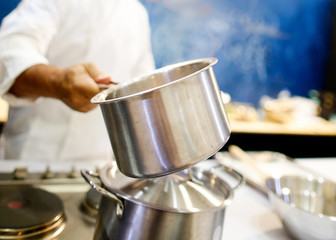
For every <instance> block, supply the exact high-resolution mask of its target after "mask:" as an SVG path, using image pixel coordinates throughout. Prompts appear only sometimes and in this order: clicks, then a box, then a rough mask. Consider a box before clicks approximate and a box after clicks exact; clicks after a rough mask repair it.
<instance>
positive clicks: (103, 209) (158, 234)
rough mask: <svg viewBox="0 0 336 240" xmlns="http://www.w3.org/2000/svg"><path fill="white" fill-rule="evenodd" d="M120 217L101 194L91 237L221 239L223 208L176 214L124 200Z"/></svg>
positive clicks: (104, 239) (110, 239)
mask: <svg viewBox="0 0 336 240" xmlns="http://www.w3.org/2000/svg"><path fill="white" fill-rule="evenodd" d="M124 204H125V205H124V206H125V211H124V214H123V217H122V218H121V219H119V218H118V217H117V216H116V214H114V213H115V210H116V207H117V206H116V203H115V202H114V201H113V200H111V199H110V198H108V197H105V196H104V197H103V198H102V201H101V205H100V209H99V213H98V218H97V223H96V224H97V225H96V230H95V235H94V239H95V240H127V239H132V240H148V239H152V240H172V239H179V240H195V239H204V240H206V239H211V240H220V239H221V238H222V232H223V224H224V214H225V208H222V209H221V210H217V211H209V212H201V213H177V212H167V211H162V210H157V209H154V208H149V207H147V206H143V205H140V204H137V203H134V202H132V201H125V203H124Z"/></svg>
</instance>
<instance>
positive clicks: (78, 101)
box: [58, 63, 112, 112]
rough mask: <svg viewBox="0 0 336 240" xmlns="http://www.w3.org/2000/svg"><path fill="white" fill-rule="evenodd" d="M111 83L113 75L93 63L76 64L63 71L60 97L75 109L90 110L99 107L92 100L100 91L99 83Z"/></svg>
mask: <svg viewBox="0 0 336 240" xmlns="http://www.w3.org/2000/svg"><path fill="white" fill-rule="evenodd" d="M111 83H112V81H111V77H110V76H107V75H106V74H104V73H103V72H101V71H100V70H99V69H98V67H97V66H96V65H95V64H93V63H84V64H78V65H74V66H72V67H69V68H66V69H64V71H63V76H62V80H61V81H60V82H59V84H60V85H59V89H60V90H59V94H58V98H59V99H60V100H62V101H63V102H64V103H65V104H67V105H68V106H69V107H71V108H72V109H74V110H77V111H80V112H88V111H90V110H92V109H93V108H95V107H97V105H96V104H92V103H91V102H90V100H91V98H92V97H93V96H94V95H96V94H97V93H99V92H100V89H99V86H98V85H97V84H111Z"/></svg>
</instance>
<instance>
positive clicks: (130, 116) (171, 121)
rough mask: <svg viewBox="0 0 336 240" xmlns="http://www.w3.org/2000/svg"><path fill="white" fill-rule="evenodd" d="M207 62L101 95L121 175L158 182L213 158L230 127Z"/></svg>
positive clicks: (180, 67) (172, 69) (167, 71)
mask: <svg viewBox="0 0 336 240" xmlns="http://www.w3.org/2000/svg"><path fill="white" fill-rule="evenodd" d="M216 62H217V59H214V58H206V59H199V60H194V61H188V62H183V63H179V64H175V65H170V66H167V67H164V68H161V69H158V70H156V71H154V72H153V73H151V74H149V75H145V76H142V77H139V78H137V79H134V82H132V83H128V84H126V85H122V84H120V85H118V86H117V87H111V88H109V89H107V90H104V91H102V92H101V93H99V94H98V95H96V96H95V97H94V98H92V100H91V101H92V102H93V103H97V104H100V107H101V110H102V113H103V117H104V120H105V125H106V128H107V131H108V134H109V138H110V141H111V145H112V149H113V151H114V155H115V158H116V161H117V164H118V167H119V169H120V171H121V172H122V173H124V174H125V175H127V176H130V177H138V178H143V177H157V176H161V175H166V174H170V173H172V172H177V171H180V170H182V169H185V168H187V167H189V166H191V165H193V164H195V163H197V162H199V161H201V160H204V159H207V158H208V157H210V156H212V155H213V154H214V153H216V152H217V151H218V150H220V149H221V148H222V147H223V145H224V144H225V143H226V142H227V140H228V138H229V135H230V128H229V123H228V119H227V116H226V112H225V109H224V105H223V102H222V99H221V94H220V90H219V88H218V84H217V81H216V78H215V74H214V71H213V68H212V66H213V65H214V64H215V63H216Z"/></svg>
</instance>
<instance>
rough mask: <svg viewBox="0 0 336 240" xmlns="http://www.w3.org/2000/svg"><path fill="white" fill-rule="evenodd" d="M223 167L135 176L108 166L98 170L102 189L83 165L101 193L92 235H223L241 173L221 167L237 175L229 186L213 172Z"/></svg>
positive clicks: (99, 238)
mask: <svg viewBox="0 0 336 240" xmlns="http://www.w3.org/2000/svg"><path fill="white" fill-rule="evenodd" d="M223 168H225V167H224V166H221V165H217V166H215V167H213V168H211V169H209V170H204V169H200V168H192V169H189V170H188V171H187V170H185V171H184V172H180V173H178V174H172V175H169V176H167V177H161V178H154V179H141V180H138V179H134V178H128V177H126V176H124V175H123V174H121V173H120V172H119V170H118V168H117V167H116V165H114V166H113V165H108V166H106V167H105V168H103V169H102V170H101V171H100V174H99V177H100V179H101V182H102V183H103V185H104V188H102V187H100V186H98V185H96V184H95V183H94V182H93V180H91V178H92V173H90V172H89V171H84V170H82V175H83V177H84V178H85V180H86V181H87V182H88V183H89V184H90V185H91V186H92V187H93V188H94V189H96V190H97V191H99V192H100V193H102V195H103V197H102V200H101V202H100V207H99V213H98V218H97V223H96V230H95V235H94V239H95V240H107V239H108V240H128V239H134V240H147V239H153V240H156V239H157V240H171V239H179V240H194V239H212V240H220V239H222V236H223V223H224V217H225V210H226V206H228V205H229V204H230V203H231V201H232V199H233V189H235V188H236V187H238V186H239V185H240V184H241V183H242V182H243V178H242V176H241V175H240V174H239V173H237V172H235V171H233V170H232V169H229V170H225V171H231V172H230V173H231V174H232V176H234V177H235V178H236V179H238V181H237V180H236V187H234V188H232V187H231V186H230V185H229V184H228V183H227V182H226V181H225V180H224V179H223V178H222V177H221V176H220V175H219V173H218V174H217V173H216V171H218V172H221V173H223ZM225 169H227V168H225ZM237 183H238V184H237Z"/></svg>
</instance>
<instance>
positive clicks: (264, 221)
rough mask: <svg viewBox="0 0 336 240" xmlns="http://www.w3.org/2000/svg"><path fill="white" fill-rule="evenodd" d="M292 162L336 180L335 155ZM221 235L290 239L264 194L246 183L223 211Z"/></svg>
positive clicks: (238, 239)
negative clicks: (224, 211) (223, 221)
mask: <svg viewBox="0 0 336 240" xmlns="http://www.w3.org/2000/svg"><path fill="white" fill-rule="evenodd" d="M295 163H297V164H298V165H299V166H303V167H304V168H305V169H313V171H314V172H315V173H316V172H318V173H321V175H322V176H325V177H327V178H329V179H332V180H334V181H336V176H335V172H334V170H335V169H336V158H314V159H312V158H309V159H303V158H302V159H295ZM223 239H235V240H290V238H289V237H288V236H287V234H286V233H285V230H284V228H283V227H282V224H281V221H280V219H279V218H278V217H277V215H276V214H275V213H274V212H273V211H272V208H271V205H270V203H269V202H268V199H267V196H266V195H264V194H263V193H261V192H259V191H257V190H255V189H253V188H252V187H250V186H248V185H244V186H241V187H240V188H239V189H238V190H237V191H236V192H235V196H234V200H233V203H232V205H231V206H229V207H228V209H227V211H226V216H225V223H224V237H223Z"/></svg>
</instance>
